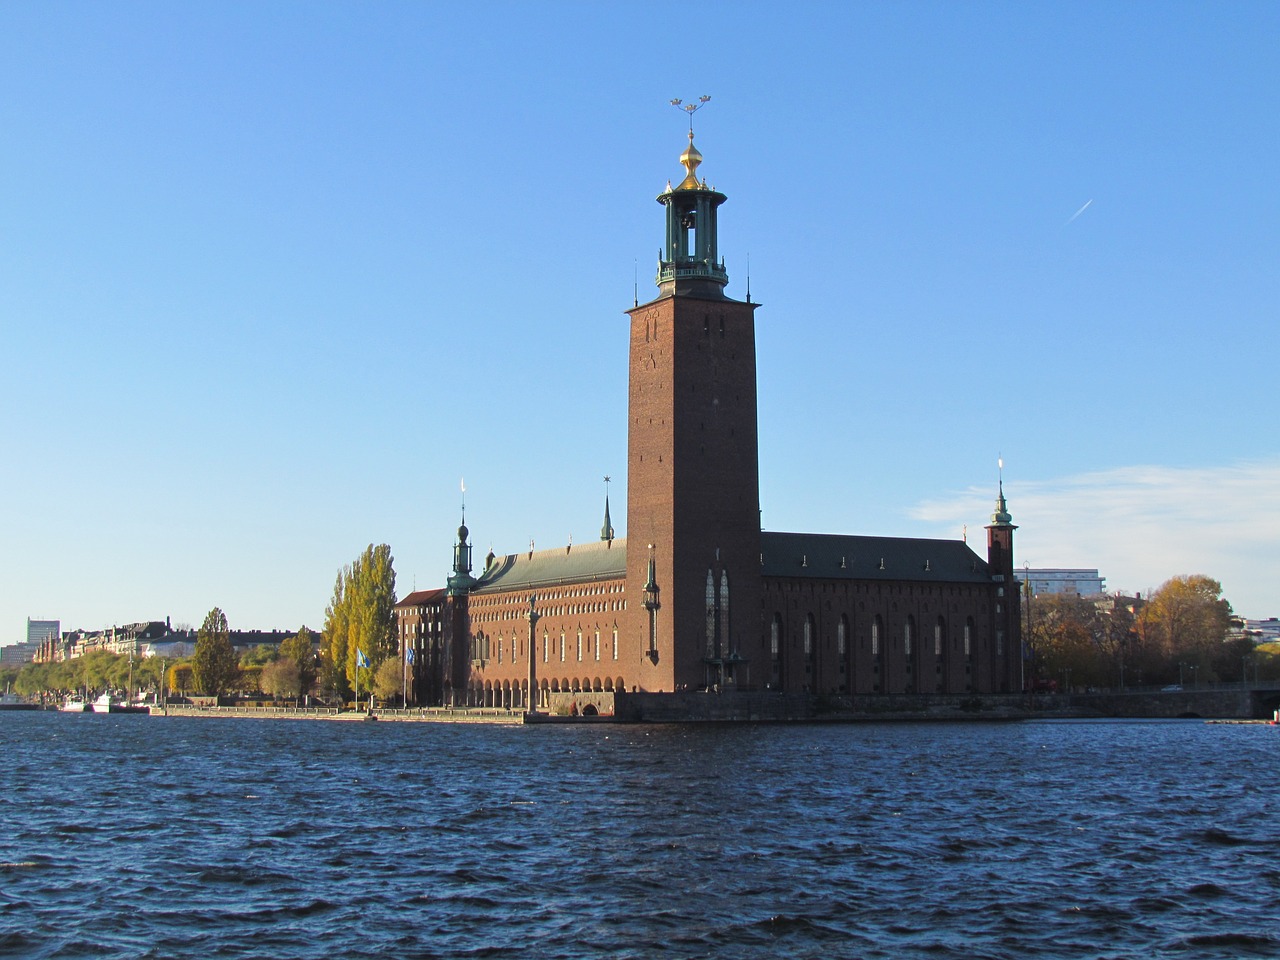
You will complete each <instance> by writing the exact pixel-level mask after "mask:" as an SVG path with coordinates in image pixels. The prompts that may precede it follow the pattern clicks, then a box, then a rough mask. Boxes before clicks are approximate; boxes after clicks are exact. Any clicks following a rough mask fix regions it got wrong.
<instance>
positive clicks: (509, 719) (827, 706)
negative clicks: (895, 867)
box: [151, 684, 1280, 725]
mask: <svg viewBox="0 0 1280 960" xmlns="http://www.w3.org/2000/svg"><path fill="white" fill-rule="evenodd" d="M550 706H551V709H549V710H547V711H540V712H537V713H526V712H525V711H523V710H520V709H509V708H503V707H409V708H407V709H406V708H394V707H374V708H373V709H372V710H370V709H361V710H355V709H350V708H343V707H333V706H307V707H299V706H283V705H282V706H275V705H270V704H261V703H248V704H228V705H215V704H212V703H196V704H192V703H169V704H164V705H157V706H153V707H152V708H151V715H152V716H171V717H182V716H187V717H257V718H262V719H285V720H336V721H367V720H378V721H392V722H407V723H480V724H497V725H503V724H522V723H601V722H620V723H693V722H721V723H724V722H729V723H732V722H743V723H796V722H799V723H805V722H809V723H814V722H817V723H823V722H826V723H839V722H849V723H856V722H865V721H884V720H890V721H912V720H915V721H935V722H936V721H961V722H972V721H1001V720H1004V721H1009V720H1034V719H1100V718H1119V719H1125V718H1128V719H1205V720H1210V719H1213V720H1264V719H1270V718H1271V717H1272V716H1273V715H1274V713H1275V711H1276V710H1277V709H1280V684H1264V685H1234V686H1231V685H1223V686H1215V687H1208V688H1205V689H1201V690H1181V691H1157V690H1151V691H1141V690H1139V691H1123V692H1119V691H1117V692H1105V693H1075V694H1034V695H1031V694H986V695H970V696H960V695H950V696H945V695H936V696H929V695H897V696H894V695H881V696H862V697H821V696H812V695H806V694H789V693H776V692H758V691H757V692H745V691H729V692H721V693H703V692H697V693H694V692H688V693H671V694H660V693H625V694H624V693H618V694H614V693H610V694H607V695H606V696H603V697H602V696H601V695H600V694H595V695H593V696H592V697H591V702H590V704H589V706H590V707H591V709H590V710H589V711H587V712H585V713H584V712H583V711H582V710H581V709H580V707H579V704H578V701H577V700H573V699H571V698H569V697H568V696H567V695H565V696H564V699H563V702H560V700H559V699H553V702H552V703H551V705H550Z"/></svg>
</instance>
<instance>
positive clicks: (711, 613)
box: [706, 570, 716, 660]
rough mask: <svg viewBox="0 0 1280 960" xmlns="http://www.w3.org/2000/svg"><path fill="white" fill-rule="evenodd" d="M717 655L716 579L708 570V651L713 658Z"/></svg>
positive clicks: (708, 654)
mask: <svg viewBox="0 0 1280 960" xmlns="http://www.w3.org/2000/svg"><path fill="white" fill-rule="evenodd" d="M715 655H716V579H715V574H713V573H712V572H711V571H710V570H708V571H707V653H706V657H707V659H708V660H711V659H713V658H714V657H715Z"/></svg>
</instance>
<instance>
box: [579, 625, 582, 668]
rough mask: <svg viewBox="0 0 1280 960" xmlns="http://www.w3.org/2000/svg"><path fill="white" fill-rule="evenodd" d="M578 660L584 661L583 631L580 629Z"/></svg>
mask: <svg viewBox="0 0 1280 960" xmlns="http://www.w3.org/2000/svg"><path fill="white" fill-rule="evenodd" d="M578 662H579V663H581V662H582V631H581V630H579V631H578Z"/></svg>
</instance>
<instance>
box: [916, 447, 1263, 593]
mask: <svg viewBox="0 0 1280 960" xmlns="http://www.w3.org/2000/svg"><path fill="white" fill-rule="evenodd" d="M1005 496H1006V497H1007V499H1008V501H1009V511H1010V512H1011V513H1012V514H1013V519H1014V522H1015V523H1017V524H1018V525H1019V530H1018V534H1017V539H1016V541H1015V551H1016V555H1017V557H1018V563H1019V565H1021V564H1022V563H1023V562H1027V563H1030V564H1031V566H1033V567H1097V568H1098V570H1099V571H1101V573H1102V575H1103V576H1104V577H1106V578H1107V585H1108V587H1109V588H1111V589H1113V590H1124V591H1125V592H1128V593H1132V592H1133V591H1135V590H1141V591H1143V592H1145V591H1147V590H1149V589H1151V588H1153V587H1158V586H1159V585H1160V584H1161V583H1163V582H1164V581H1165V580H1167V579H1169V578H1170V577H1173V576H1177V575H1179V574H1190V573H1203V574H1207V575H1208V576H1211V577H1214V578H1215V579H1217V580H1220V581H1222V588H1223V595H1224V596H1225V597H1226V598H1227V599H1228V600H1229V601H1231V604H1232V606H1233V608H1234V609H1235V610H1236V612H1237V613H1240V614H1242V615H1245V616H1249V617H1265V616H1277V615H1280V587H1277V581H1280V459H1269V460H1257V461H1240V462H1237V463H1234V464H1231V465H1229V466H1223V467H1210V468H1195V469H1188V468H1180V467H1165V466H1156V465H1151V466H1133V467H1119V468H1117V469H1114V470H1103V471H1097V472H1093V473H1083V474H1078V475H1075V476H1069V477H1062V478H1057V479H1050V480H1037V481H1011V482H1010V483H1008V484H1007V485H1006V486H1005ZM992 505H993V503H992V497H991V492H990V490H989V489H987V490H982V489H977V488H971V489H969V490H967V491H965V492H963V493H959V494H957V495H955V496H954V497H950V498H947V499H939V500H927V501H924V502H922V503H920V504H918V505H917V506H916V507H915V508H914V509H913V510H912V511H911V516H912V517H913V518H914V519H916V520H921V521H924V522H926V523H929V524H931V525H936V526H938V527H939V528H940V529H941V530H945V531H947V535H953V534H952V533H951V532H952V531H954V530H955V529H956V528H957V527H958V526H959V525H960V523H961V522H963V521H965V520H968V521H969V522H970V526H971V528H972V519H971V518H973V517H974V516H977V515H983V514H985V515H987V516H989V515H990V512H991V510H992ZM986 522H989V521H987V520H984V521H983V523H986ZM970 542H971V543H973V544H974V545H975V546H978V544H979V543H980V542H981V538H980V537H975V536H974V535H973V531H972V529H971V531H970Z"/></svg>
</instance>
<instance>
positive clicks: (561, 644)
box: [560, 630, 565, 663]
mask: <svg viewBox="0 0 1280 960" xmlns="http://www.w3.org/2000/svg"><path fill="white" fill-rule="evenodd" d="M564 654H565V650H564V631H563V630H561V631H560V662H561V663H564Z"/></svg>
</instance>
